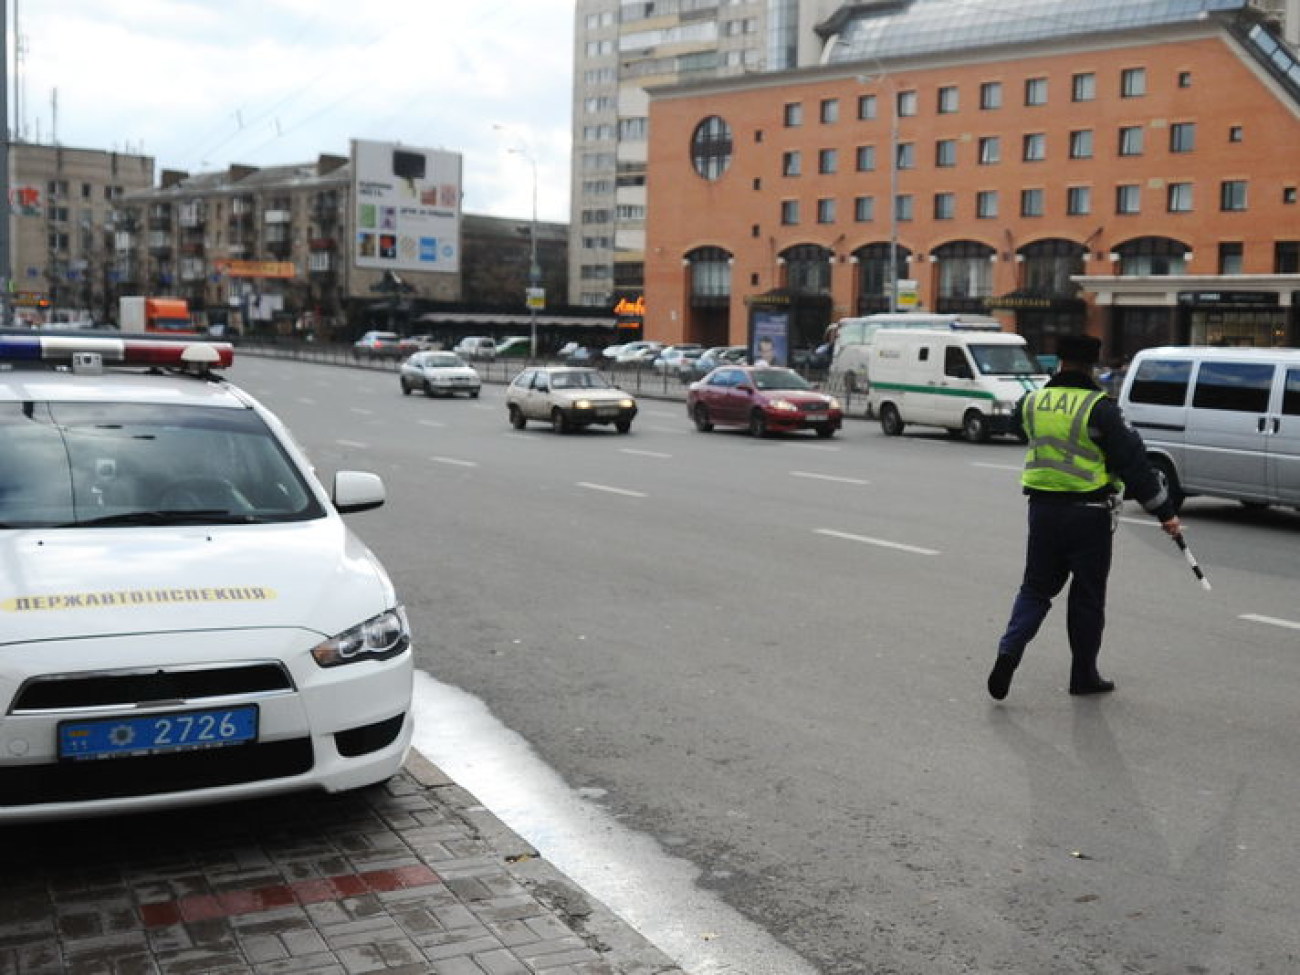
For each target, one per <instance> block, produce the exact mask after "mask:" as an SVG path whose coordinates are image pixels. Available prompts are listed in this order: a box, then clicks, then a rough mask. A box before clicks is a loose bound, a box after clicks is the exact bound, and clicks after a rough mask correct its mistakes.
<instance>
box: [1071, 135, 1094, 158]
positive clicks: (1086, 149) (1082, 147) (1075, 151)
mask: <svg viewBox="0 0 1300 975" xmlns="http://www.w3.org/2000/svg"><path fill="white" fill-rule="evenodd" d="M1070 158H1071V159H1091V158H1092V129H1076V130H1075V131H1073V132H1071V133H1070Z"/></svg>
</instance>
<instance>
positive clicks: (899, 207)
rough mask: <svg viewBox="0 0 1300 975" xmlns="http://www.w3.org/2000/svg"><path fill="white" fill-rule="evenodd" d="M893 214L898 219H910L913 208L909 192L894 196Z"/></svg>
mask: <svg viewBox="0 0 1300 975" xmlns="http://www.w3.org/2000/svg"><path fill="white" fill-rule="evenodd" d="M894 214H895V216H896V217H897V218H898V219H899V220H911V219H912V215H913V208H912V195H911V194H910V193H901V194H899V195H898V196H896V197H894Z"/></svg>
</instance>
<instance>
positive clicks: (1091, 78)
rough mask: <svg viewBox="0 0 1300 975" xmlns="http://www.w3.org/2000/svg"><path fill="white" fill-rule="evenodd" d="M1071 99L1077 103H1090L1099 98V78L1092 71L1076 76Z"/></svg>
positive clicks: (1072, 85)
mask: <svg viewBox="0 0 1300 975" xmlns="http://www.w3.org/2000/svg"><path fill="white" fill-rule="evenodd" d="M1070 97H1071V98H1072V99H1073V100H1074V101H1076V102H1090V101H1092V100H1093V99H1094V98H1096V97H1097V76H1096V75H1095V74H1093V73H1092V72H1091V71H1088V72H1082V73H1080V74H1076V75H1075V76H1074V80H1073V82H1072V84H1071V89H1070Z"/></svg>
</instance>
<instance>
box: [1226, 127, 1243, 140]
mask: <svg viewBox="0 0 1300 975" xmlns="http://www.w3.org/2000/svg"><path fill="white" fill-rule="evenodd" d="M1244 138H1246V130H1245V129H1244V128H1242V127H1241V126H1240V125H1233V126H1230V127H1229V128H1228V141H1229V142H1240V141H1242V140H1243V139H1244Z"/></svg>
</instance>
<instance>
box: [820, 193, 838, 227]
mask: <svg viewBox="0 0 1300 975" xmlns="http://www.w3.org/2000/svg"><path fill="white" fill-rule="evenodd" d="M817 222H818V223H834V222H835V200H834V199H833V198H829V197H828V198H824V199H821V200H818V201H817Z"/></svg>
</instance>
